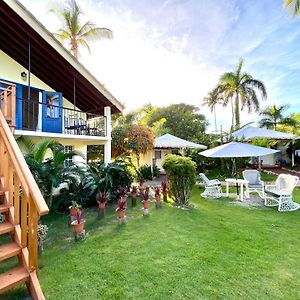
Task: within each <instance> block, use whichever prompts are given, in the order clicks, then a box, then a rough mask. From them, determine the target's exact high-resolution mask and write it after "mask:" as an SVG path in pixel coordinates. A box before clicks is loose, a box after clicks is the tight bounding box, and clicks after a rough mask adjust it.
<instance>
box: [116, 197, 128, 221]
mask: <svg viewBox="0 0 300 300" xmlns="http://www.w3.org/2000/svg"><path fill="white" fill-rule="evenodd" d="M125 211H126V200H124V198H123V199H122V198H121V200H120V201H119V204H118V207H117V208H116V212H117V214H118V219H119V222H120V223H121V222H123V221H124V220H126V215H125Z"/></svg>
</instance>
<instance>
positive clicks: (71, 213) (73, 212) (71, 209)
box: [69, 206, 78, 217]
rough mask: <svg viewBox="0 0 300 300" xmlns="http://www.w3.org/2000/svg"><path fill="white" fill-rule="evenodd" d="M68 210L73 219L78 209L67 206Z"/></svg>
mask: <svg viewBox="0 0 300 300" xmlns="http://www.w3.org/2000/svg"><path fill="white" fill-rule="evenodd" d="M69 210H70V215H71V216H73V217H76V216H77V211H78V208H72V206H69Z"/></svg>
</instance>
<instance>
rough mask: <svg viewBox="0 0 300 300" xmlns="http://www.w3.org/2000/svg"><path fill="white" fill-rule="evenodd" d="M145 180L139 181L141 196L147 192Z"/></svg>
mask: <svg viewBox="0 0 300 300" xmlns="http://www.w3.org/2000/svg"><path fill="white" fill-rule="evenodd" d="M144 184H145V179H143V178H141V179H140V181H139V190H140V194H142V193H143V192H144V191H145V186H144Z"/></svg>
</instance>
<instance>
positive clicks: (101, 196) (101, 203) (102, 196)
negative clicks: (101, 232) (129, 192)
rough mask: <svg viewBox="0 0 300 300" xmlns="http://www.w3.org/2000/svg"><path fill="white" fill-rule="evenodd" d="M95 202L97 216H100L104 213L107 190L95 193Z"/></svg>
mask: <svg viewBox="0 0 300 300" xmlns="http://www.w3.org/2000/svg"><path fill="white" fill-rule="evenodd" d="M96 199H97V203H98V208H99V209H98V216H99V217H100V218H102V217H104V214H105V205H106V202H107V200H108V192H106V191H104V192H99V193H97V195H96Z"/></svg>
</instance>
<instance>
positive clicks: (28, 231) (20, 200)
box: [0, 82, 49, 299]
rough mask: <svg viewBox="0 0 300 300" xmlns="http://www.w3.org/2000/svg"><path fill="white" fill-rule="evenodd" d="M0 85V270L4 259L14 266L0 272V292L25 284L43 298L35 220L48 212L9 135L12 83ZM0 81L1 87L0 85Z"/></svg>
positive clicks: (12, 113) (12, 124) (12, 119)
mask: <svg viewBox="0 0 300 300" xmlns="http://www.w3.org/2000/svg"><path fill="white" fill-rule="evenodd" d="M1 83H2V86H0V104H1V110H0V213H1V214H2V215H3V216H4V222H3V223H0V241H1V239H2V238H3V240H4V243H3V244H0V270H1V267H2V266H3V265H5V260H10V259H15V258H17V260H16V261H17V266H15V267H13V268H11V269H8V270H7V271H5V272H4V273H0V299H1V293H3V292H5V291H7V290H9V289H11V288H14V287H16V286H18V285H20V284H24V283H25V284H26V285H27V288H28V291H29V293H30V295H31V297H32V298H33V299H45V297H44V295H43V292H42V290H41V287H40V284H39V281H38V277H37V272H38V235H37V230H38V221H39V218H40V216H42V215H45V214H47V213H48V211H49V210H48V207H47V204H46V202H45V200H44V198H43V196H42V194H41V192H40V190H39V188H38V186H37V184H36V182H35V180H34V178H33V176H32V174H31V172H30V170H29V168H28V166H27V164H26V162H25V159H24V157H23V155H22V153H21V151H20V149H19V147H18V145H17V143H16V141H15V139H14V137H13V133H12V132H13V131H14V127H15V101H16V100H15V86H14V85H13V84H10V83H5V84H6V85H4V84H3V83H4V82H1ZM3 85H4V87H3Z"/></svg>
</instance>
